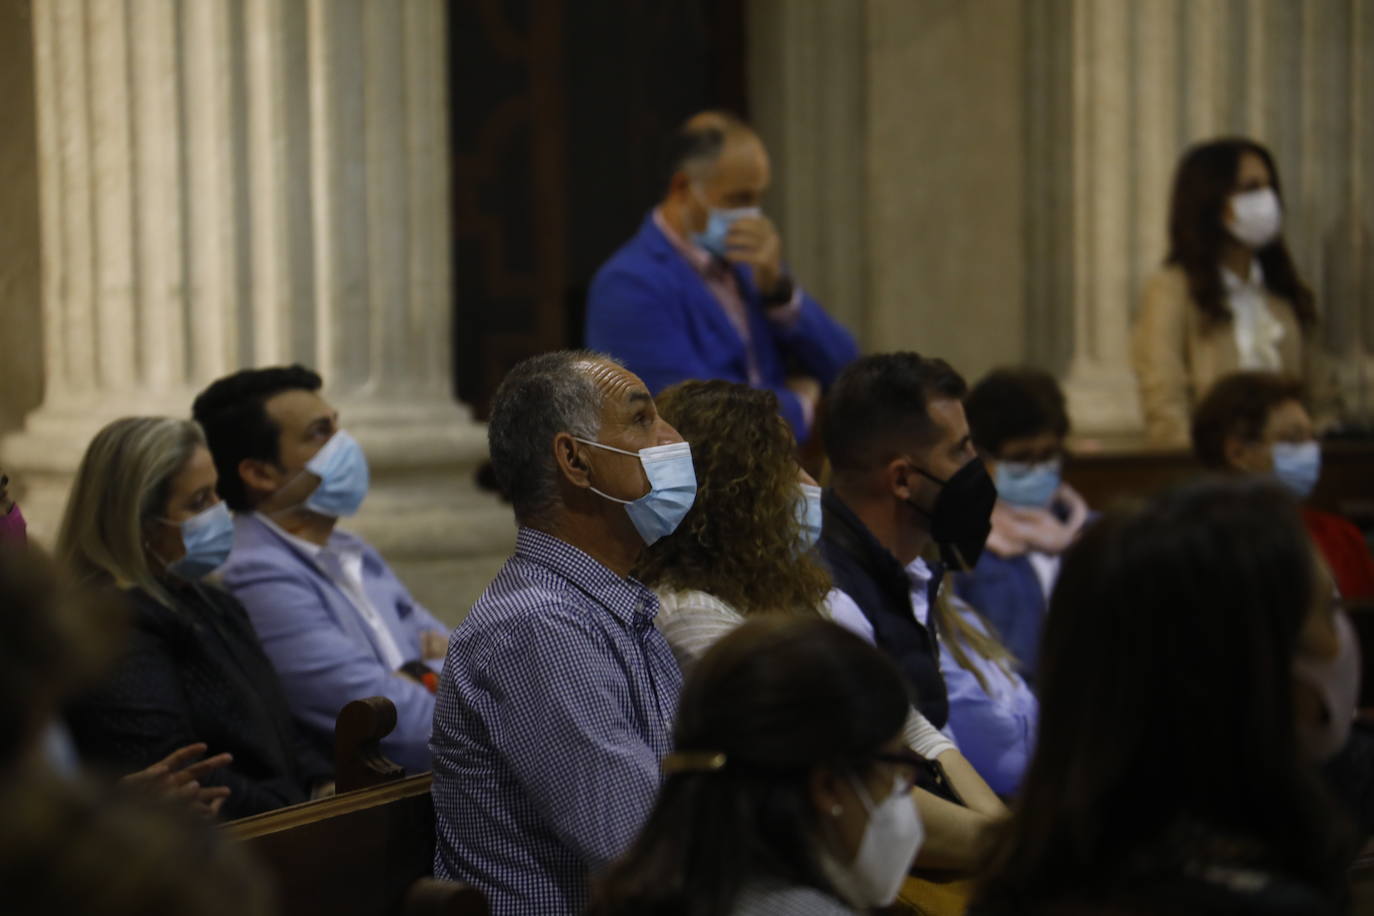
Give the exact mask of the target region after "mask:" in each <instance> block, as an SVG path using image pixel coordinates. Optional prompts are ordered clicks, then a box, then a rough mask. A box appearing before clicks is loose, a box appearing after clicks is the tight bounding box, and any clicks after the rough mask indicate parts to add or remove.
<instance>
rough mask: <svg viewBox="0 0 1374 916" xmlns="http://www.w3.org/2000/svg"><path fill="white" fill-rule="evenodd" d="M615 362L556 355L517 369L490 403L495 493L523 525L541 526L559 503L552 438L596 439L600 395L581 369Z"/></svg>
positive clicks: (576, 353)
mask: <svg viewBox="0 0 1374 916" xmlns="http://www.w3.org/2000/svg"><path fill="white" fill-rule="evenodd" d="M592 362H608V363H612V364H614V365H620V362H619V361H618V360H616V359H613V358H612V357H609V356H606V355H604V354H602V353H593V352H591V351H590V350H559V351H557V352H554V353H543V354H540V355H539V356H532V357H530V358H529V359H526V360H524V361H522V362H520V363H518V364H517V365H516V366H515V368H513V369H511V370H510V372H508V373H507V374H506V377H505V378H504V379H503V380H502V381H501V387H499V388H498V389H496V396H495V397H494V398H493V399H492V402H491V419H490V420H489V421H488V422H487V445H488V448H490V450H491V466H492V470H493V471H494V472H495V474H496V482H497V483H498V484H499V485H500V487H501V492H502V493H503V494H504V495H505V496H506V498H507V499H509V500H510V501H511V505H512V506H514V508H515V517H516V520H518V521H519V522H520V523H521V524H523V525H527V524H532V523H538V522H546V521H547V520H548V518H549V516H550V514H551V513H552V512H553V511H554V510H556V509H557V508H558V507H559V506H560V505H561V501H560V499H559V496H558V463H557V462H556V461H555V460H554V453H553V437H554V436H556V435H558V434H559V433H570V434H571V435H574V436H579V437H581V438H583V439H593V440H594V439H596V437H597V435H598V434H599V433H600V432H601V409H602V407H603V406H604V404H605V400H606V397H605V394H604V393H603V392H602V390H601V389H600V388H599V387H598V386H597V384H596V383H595V382H594V381H592V379H591V376H590V375H589V374H588V373H587V372H586V371H585V369H584V366H585V364H587V363H592Z"/></svg>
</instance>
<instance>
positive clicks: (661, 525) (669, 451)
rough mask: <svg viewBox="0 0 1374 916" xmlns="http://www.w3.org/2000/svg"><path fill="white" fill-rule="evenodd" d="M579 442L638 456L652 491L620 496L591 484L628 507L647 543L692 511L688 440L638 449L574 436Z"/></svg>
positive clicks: (693, 485)
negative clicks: (627, 448)
mask: <svg viewBox="0 0 1374 916" xmlns="http://www.w3.org/2000/svg"><path fill="white" fill-rule="evenodd" d="M573 439H574V440H575V441H577V442H581V443H583V444H584V445H590V446H592V447H594V448H602V449H606V450H607V451H611V452H619V453H620V454H622V455H629V456H631V457H637V458H639V464H640V467H641V468H643V470H644V476H645V478H647V479H648V481H649V492H647V493H645V494H644V495H643V496H641V497H639V498H638V499H630V500H625V499H619V498H618V497H615V496H609V495H607V494H605V493H603V492H601V491H600V490H598V489H597V488H595V487H591V486H589V487H588V489H590V490H591V491H592V492H593V493H595V494H596V495H598V496H600V497H602V498H603V499H607V500H610V501H611V502H613V503H618V504H620V505H622V506H624V507H625V513H626V515H628V516H629V517H630V521H631V523H633V524H634V526H635V530H636V531H637V532H639V536H640V537H641V538H642V539H643V540H644V543H645V544H646V545H648V544H653V543H654V542H656V541H658V540H659V539H660V538H663V537H666V536H667V535H670V534H672V533H673V532H674V531H676V530H677V526H678V525H680V524H681V523H682V520H683V518H685V517H686V516H687V513H688V512H689V511H691V508H692V504H693V503H694V502H695V501H696V494H697V478H696V470H695V468H694V467H693V465H692V447H691V446H690V445H688V444H687V443H686V442H674V443H671V444H669V445H656V446H652V447H650V448H645V449H640V450H639V451H638V452H630V451H626V450H625V449H622V448H616V447H615V446H613V445H606V444H605V443H603V442H594V441H591V440H588V439H583V438H582V437H580V436H573Z"/></svg>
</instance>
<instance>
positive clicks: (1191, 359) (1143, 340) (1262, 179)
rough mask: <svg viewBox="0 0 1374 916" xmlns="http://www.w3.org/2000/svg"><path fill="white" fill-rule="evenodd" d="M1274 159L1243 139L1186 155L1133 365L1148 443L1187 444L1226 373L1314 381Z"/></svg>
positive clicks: (1310, 314) (1308, 318) (1309, 307)
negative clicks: (1199, 406)
mask: <svg viewBox="0 0 1374 916" xmlns="http://www.w3.org/2000/svg"><path fill="white" fill-rule="evenodd" d="M1282 206H1283V205H1282V198H1281V197H1280V194H1279V180H1278V172H1277V171H1276V170H1275V168H1274V160H1273V157H1271V156H1270V155H1269V151H1268V150H1266V149H1265V148H1264V147H1263V146H1260V145H1259V144H1258V143H1255V142H1253V141H1251V140H1245V139H1227V140H1216V141H1212V142H1210V143H1204V144H1201V145H1198V146H1195V147H1193V148H1192V149H1190V150H1189V151H1188V152H1187V153H1186V154H1185V155H1184V157H1183V161H1182V162H1180V163H1179V167H1178V173H1177V174H1176V176H1175V178H1174V189H1173V198H1172V201H1171V203H1170V209H1169V253H1168V256H1167V257H1166V258H1165V259H1164V265H1163V267H1161V268H1160V269H1159V270H1158V271H1156V272H1155V274H1154V275H1152V276H1151V277H1150V279H1149V280H1148V281H1147V282H1146V284H1145V290H1144V295H1143V296H1142V299H1141V303H1140V311H1139V313H1138V314H1137V316H1136V324H1135V331H1134V335H1133V340H1132V345H1131V357H1132V362H1133V364H1134V366H1135V372H1136V378H1137V380H1138V382H1139V385H1140V402H1141V407H1142V408H1143V410H1144V413H1145V426H1146V435H1147V438H1148V439H1149V441H1150V443H1151V444H1152V445H1160V446H1176V447H1186V446H1187V444H1188V422H1189V419H1188V418H1189V414H1190V412H1191V410H1192V407H1193V405H1194V404H1195V403H1197V401H1198V400H1200V399H1201V398H1202V396H1203V395H1204V394H1205V393H1206V392H1207V389H1208V388H1210V387H1211V385H1212V383H1213V382H1214V381H1216V380H1217V379H1218V378H1220V377H1222V376H1223V375H1227V374H1229V373H1231V372H1234V371H1236V370H1238V369H1266V370H1270V371H1275V372H1282V373H1285V374H1288V375H1292V376H1296V377H1298V378H1302V379H1304V381H1305V382H1306V383H1307V384H1308V386H1309V389H1310V387H1311V386H1312V383H1313V382H1314V381H1315V376H1316V373H1315V372H1314V371H1313V369H1312V365H1311V362H1312V360H1311V355H1310V353H1309V352H1308V351H1309V348H1308V345H1307V341H1308V339H1309V335H1310V332H1311V330H1312V327H1313V325H1315V323H1316V320H1317V313H1316V309H1315V308H1314V306H1313V303H1312V293H1311V291H1310V290H1309V289H1308V288H1307V286H1306V284H1304V283H1303V281H1302V278H1301V277H1299V276H1298V272H1297V268H1296V267H1294V265H1293V259H1292V257H1291V256H1290V255H1289V253H1288V248H1287V246H1286V245H1285V244H1284V242H1283V236H1282V234H1281V231H1280V229H1281V225H1282Z"/></svg>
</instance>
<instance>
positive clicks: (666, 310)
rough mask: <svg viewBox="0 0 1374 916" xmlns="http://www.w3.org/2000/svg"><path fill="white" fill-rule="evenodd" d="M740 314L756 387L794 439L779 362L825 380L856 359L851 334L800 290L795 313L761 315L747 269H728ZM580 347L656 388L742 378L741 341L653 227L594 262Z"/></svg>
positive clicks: (799, 430) (745, 373)
mask: <svg viewBox="0 0 1374 916" xmlns="http://www.w3.org/2000/svg"><path fill="white" fill-rule="evenodd" d="M732 269H733V270H734V272H735V276H736V277H737V278H738V280H739V286H740V291H741V293H742V295H743V298H744V301H745V305H746V307H747V308H748V311H749V332H750V336H751V337H752V339H753V341H754V353H755V357H756V358H757V360H758V368H759V373H760V375H761V376H762V382H763V386H764V387H766V388H768V389H770V390H771V391H773V393H774V394H776V395H777V396H778V403H779V404H780V405H781V408H782V415H783V417H785V418H786V420H787V422H788V423H789V424H791V426H792V430H793V432H794V433H796V436H797V439H798V441H803V440H805V438H806V434H807V432H808V431H807V429H806V423H805V418H804V415H803V413H802V406H801V401H800V400H799V399H798V398H797V396H796V395H795V394H793V393H792V392H791V391H789V390H788V389H787V384H786V383H787V376H788V374H789V367H792V366H795V369H793V370H792V371H793V372H800V373H803V374H806V375H810V376H812V377H814V378H816V379H817V380H818V381H820V383H821V384H822V385H825V386H828V385H829V384H830V383H831V382H833V381H834V380H835V376H837V375H838V374H839V372H840V370H841V369H843V368H844V367H845V365H846V364H848V363H849V362H850V361H852V360H853V359H854V358H855V357H857V356H858V354H859V351H858V347H857V346H856V345H855V343H854V338H853V337H852V336H851V335H850V333H849V332H848V331H846V330H845V329H844V327H843V326H841V325H840V324H839V322H837V321H835V320H834V319H833V318H831V317H830V316H829V315H827V314H826V313H825V310H824V309H822V308H821V307H820V305H819V304H818V303H817V302H816V300H814V299H812V298H811V297H810V296H807V295H806V294H805V293H803V294H802V307H801V314H800V315H798V316H797V317H796V320H795V322H793V323H792V324H790V325H789V326H786V327H784V326H782V325H781V324H779V323H777V322H773V321H769V320H768V317H767V316H766V315H765V313H764V307H763V299H762V296H761V295H760V294H759V291H758V288H757V287H756V286H754V281H753V274H752V271H750V270H748V269H746V268H741V267H738V266H736V267H733V268H732ZM586 339H587V341H586V342H587V346H588V347H589V348H591V349H593V350H599V351H601V352H603V353H609V354H610V355H612V356H615V357H617V358H619V359H620V360H622V361H623V362H624V363H625V366H626V368H628V369H629V370H630V371H631V372H634V373H635V374H636V375H638V376H639V377H640V378H642V379H643V380H644V383H645V384H646V385H648V386H649V390H650V391H652V392H654V393H655V394H657V393H658V392H659V391H662V390H663V389H664V388H666V387H668V386H669V385H672V384H674V383H676V382H681V381H684V380H685V379H725V380H727V381H732V382H743V383H748V381H749V368H748V367H749V363H748V358H747V351H746V350H745V345H744V341H743V340H741V339H740V336H739V332H738V331H736V330H735V326H734V325H733V324H731V323H730V319H729V317H727V315H726V314H725V310H724V309H723V308H721V306H720V303H719V302H718V301H716V298H715V296H714V295H712V293H711V290H710V289H709V288H707V286H706V283H705V282H704V281H703V280H702V278H701V275H700V274H698V273H697V271H696V268H694V267H693V266H692V265H691V264H690V263H689V262H688V261H687V259H685V258H684V257H682V255H681V254H679V253H678V251H677V249H675V248H674V247H673V245H672V243H671V242H669V241H668V239H667V237H665V236H664V235H663V233H662V232H661V231H660V230H659V228H658V226H656V225H655V224H654V219H653V213H652V212H650V213H649V214H648V215H647V216H646V217H645V218H644V222H643V223H642V224H641V225H640V227H639V232H637V233H636V234H635V236H634V237H633V238H632V239H630V240H629V241H628V242H626V243H625V245H624V246H623V247H621V249H620V250H619V251H617V252H616V253H615V254H614V255H613V256H612V257H611V259H610V260H609V261H607V262H606V263H605V264H603V265H602V266H601V269H600V270H598V271H597V273H596V277H595V278H594V279H593V280H592V285H591V290H590V291H589V293H588V295H587V327H586Z"/></svg>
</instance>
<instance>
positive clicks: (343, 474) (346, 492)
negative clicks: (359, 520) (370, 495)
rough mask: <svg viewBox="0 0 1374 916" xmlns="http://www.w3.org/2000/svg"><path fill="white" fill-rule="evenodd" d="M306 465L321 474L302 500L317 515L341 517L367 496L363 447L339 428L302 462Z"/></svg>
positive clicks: (356, 509) (311, 470)
mask: <svg viewBox="0 0 1374 916" xmlns="http://www.w3.org/2000/svg"><path fill="white" fill-rule="evenodd" d="M305 469H306V470H307V471H309V472H310V473H311V474H314V475H315V476H316V477H318V478H320V485H319V486H317V487H316V488H315V491H314V492H313V493H311V494H310V495H309V496H308V497H306V500H305V507H306V508H307V509H309V510H311V511H312V512H318V513H319V514H320V515H328V516H330V517H331V518H342V517H344V516H348V515H353V514H354V513H356V512H357V511H358V507H359V506H361V505H362V504H363V499H364V498H366V496H367V487H368V483H369V482H370V480H371V475H370V474H369V472H368V469H367V456H366V455H364V454H363V448H362V446H361V445H359V444H358V440H357V439H354V438H353V437H352V436H350V435H349V434H348V433H346V432H344V431H343V430H339V431H338V432H336V433H334V435H333V436H331V437H330V439H329V441H328V442H326V443H325V444H324V448H322V449H320V450H319V451H318V452H316V453H315V457H314V458H311V459H310V460H309V461H308V462H306V464H305Z"/></svg>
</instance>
